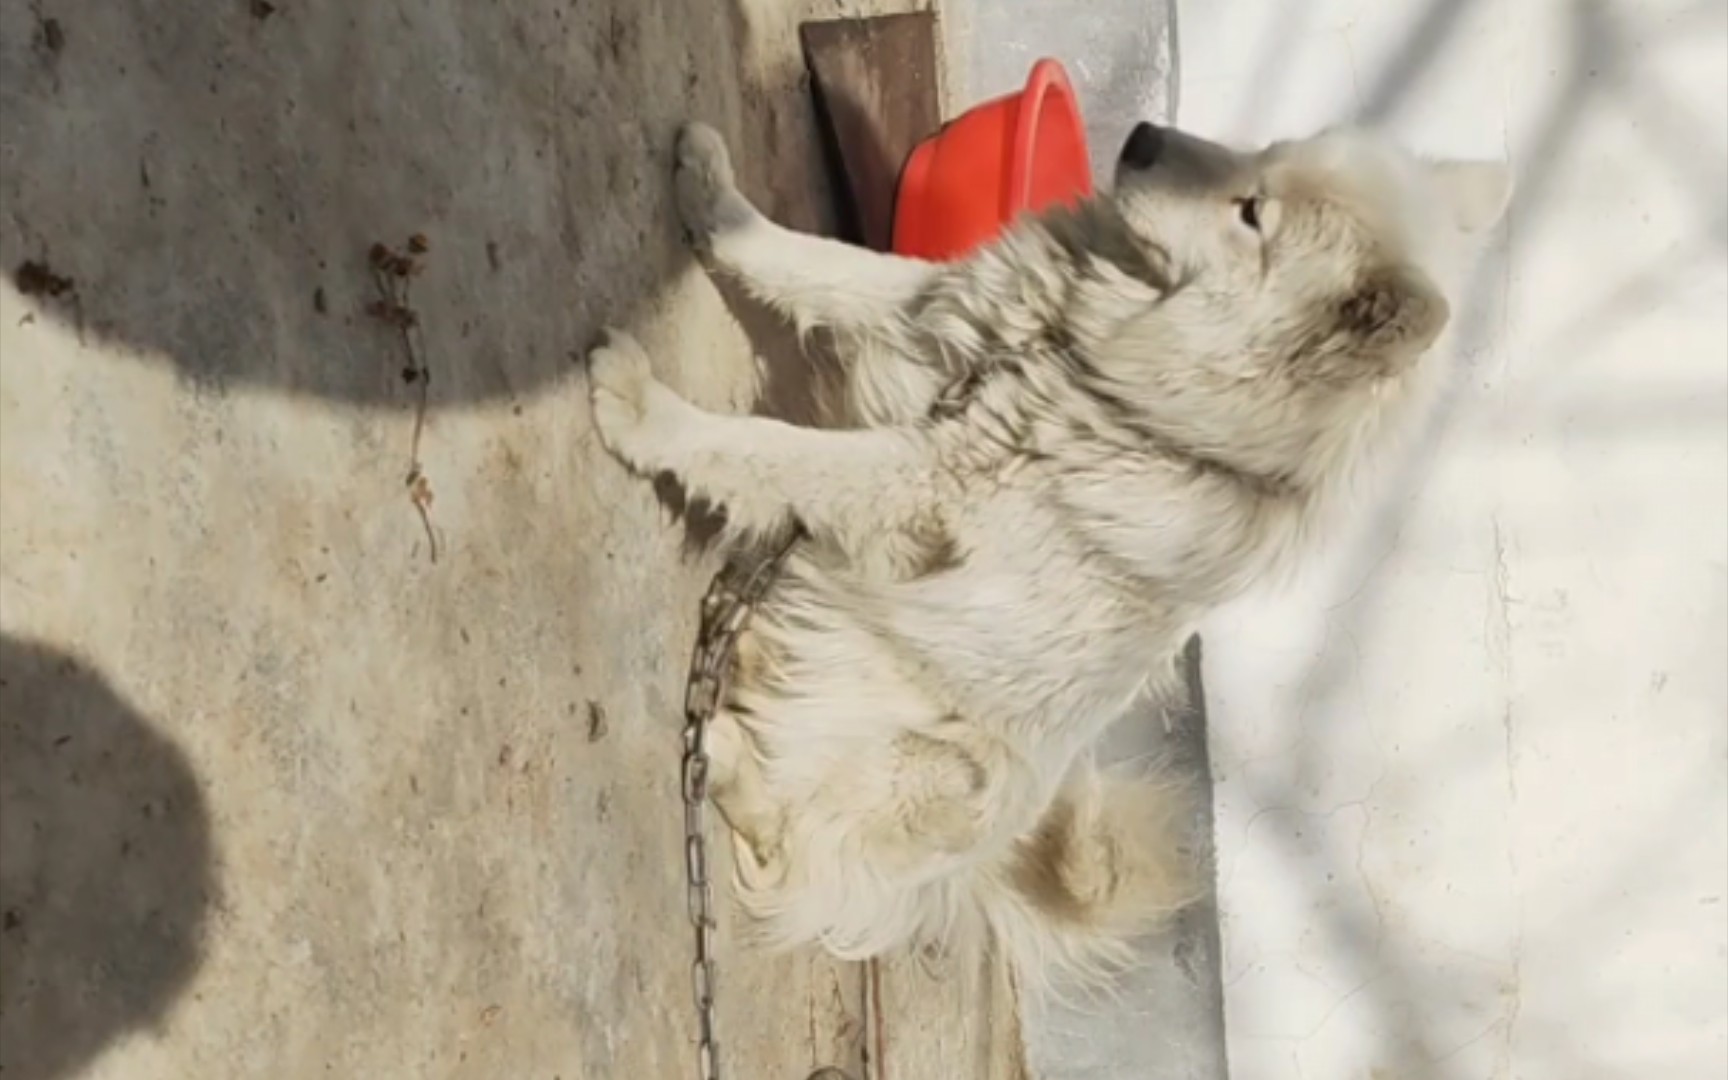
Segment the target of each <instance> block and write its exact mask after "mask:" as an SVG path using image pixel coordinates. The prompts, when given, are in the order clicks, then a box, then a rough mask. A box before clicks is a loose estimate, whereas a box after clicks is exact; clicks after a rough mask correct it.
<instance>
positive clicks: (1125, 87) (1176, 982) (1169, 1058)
mask: <svg viewBox="0 0 1728 1080" xmlns="http://www.w3.org/2000/svg"><path fill="white" fill-rule="evenodd" d="M943 15H944V20H945V22H946V25H947V27H948V30H949V35H948V38H947V48H948V52H947V57H948V75H949V78H948V98H949V105H950V111H951V112H955V111H958V110H960V109H964V108H966V107H967V106H968V105H970V104H972V103H974V102H976V101H979V100H983V99H985V98H988V97H992V96H995V95H997V94H1001V93H1006V92H1010V91H1012V90H1014V89H1016V88H1018V87H1019V86H1021V85H1022V84H1023V83H1024V82H1025V79H1026V75H1027V72H1028V70H1029V69H1030V68H1031V66H1032V64H1033V63H1034V62H1035V61H1036V60H1038V59H1039V58H1041V57H1046V56H1050V57H1054V58H1056V59H1057V60H1060V61H1061V62H1062V64H1063V67H1064V68H1065V69H1066V70H1067V72H1068V75H1069V78H1070V79H1071V80H1072V81H1073V83H1074V88H1075V90H1076V92H1077V94H1078V96H1079V98H1080V105H1081V110H1082V112H1083V115H1084V117H1085V120H1086V130H1087V138H1088V141H1089V143H1090V145H1091V151H1092V160H1093V169H1094V172H1095V174H1096V175H1097V176H1098V177H1099V183H1100V185H1101V186H1104V185H1107V184H1108V183H1109V176H1110V173H1111V171H1112V168H1113V165H1114V161H1115V156H1116V153H1117V151H1118V149H1119V148H1120V146H1121V144H1122V141H1123V139H1125V138H1126V137H1127V133H1128V131H1129V129H1130V128H1131V127H1132V126H1133V125H1134V123H1136V122H1137V121H1139V120H1142V119H1148V120H1156V121H1162V122H1171V121H1173V120H1174V119H1175V116H1176V106H1177V98H1178V86H1179V79H1178V75H1179V70H1178V62H1179V58H1180V51H1179V48H1178V41H1177V36H1176V5H1175V4H1174V3H1172V2H1165V0H1154V2H1147V0H1094V2H1092V3H1089V4H1088V5H1087V6H1086V11H1085V14H1084V16H1083V17H1081V16H1079V15H1078V13H1077V12H1076V10H1075V9H1074V8H1073V7H1071V6H1069V5H1065V4H1052V3H1038V2H1034V0H952V2H950V3H948V4H946V5H945V6H944V9H943ZM1188 663H1189V669H1188V670H1189V685H1190V687H1191V697H1192V702H1191V705H1190V707H1189V708H1187V709H1186V710H1183V711H1182V713H1181V715H1179V716H1173V717H1170V718H1168V719H1169V721H1170V722H1169V723H1168V724H1167V723H1166V718H1165V717H1164V716H1162V715H1160V714H1159V713H1158V711H1157V710H1156V709H1154V708H1152V707H1151V706H1146V707H1143V708H1142V709H1140V710H1138V711H1137V712H1136V713H1134V714H1133V715H1130V716H1128V717H1124V718H1123V719H1122V720H1121V721H1120V722H1119V723H1118V724H1117V725H1116V726H1115V727H1114V728H1113V729H1112V730H1111V732H1110V734H1109V736H1108V737H1107V740H1106V748H1105V753H1104V758H1105V760H1112V759H1115V760H1125V759H1135V758H1160V759H1163V760H1165V761H1167V762H1168V763H1169V764H1170V766H1171V767H1172V768H1174V769H1176V770H1178V771H1179V772H1180V773H1182V774H1184V775H1186V776H1187V777H1188V778H1189V779H1190V780H1191V782H1192V783H1193V784H1194V785H1195V786H1196V789H1197V791H1198V792H1199V796H1200V805H1201V808H1202V811H1203V813H1202V820H1201V821H1200V822H1199V823H1198V826H1199V827H1198V830H1197V835H1198V836H1199V837H1200V840H1201V844H1202V846H1203V849H1204V850H1203V851H1202V852H1201V855H1202V857H1203V858H1204V859H1205V860H1206V861H1207V863H1208V865H1210V863H1211V843H1212V822H1211V772H1210V768H1209V765H1208V761H1207V755H1206V722H1205V721H1206V713H1205V701H1204V690H1203V687H1202V685H1201V680H1200V666H1199V664H1200V661H1199V649H1198V643H1197V642H1196V643H1195V645H1194V647H1193V649H1192V651H1191V653H1190V655H1189V657H1188ZM1220 978H1221V976H1220V950H1219V944H1218V913H1217V907H1216V904H1215V902H1214V900H1213V899H1212V898H1210V897H1208V898H1207V900H1206V901H1205V902H1203V903H1201V904H1199V905H1197V906H1195V907H1194V908H1192V909H1191V910H1189V911H1188V912H1187V913H1186V914H1185V916H1184V917H1183V919H1182V920H1181V922H1180V923H1179V924H1178V925H1177V926H1176V927H1175V928H1174V929H1173V930H1172V932H1170V933H1169V934H1166V935H1163V936H1161V937H1159V938H1156V939H1153V940H1149V941H1147V942H1146V943H1145V944H1144V947H1143V948H1142V949H1141V951H1140V955H1139V957H1138V962H1137V965H1136V967H1135V968H1134V969H1133V970H1132V971H1131V972H1129V973H1128V974H1127V975H1126V976H1125V977H1124V978H1123V979H1122V981H1121V982H1120V984H1119V985H1117V986H1115V987H1113V988H1112V990H1111V992H1110V993H1108V994H1105V995H1099V996H1097V997H1095V998H1092V999H1088V1000H1085V1001H1070V1000H1060V1001H1059V1000H1044V999H1040V998H1038V997H1036V996H1034V997H1033V998H1032V999H1031V1000H1028V1001H1026V1002H1024V1007H1025V1017H1024V1025H1025V1034H1024V1041H1025V1049H1026V1054H1027V1060H1028V1064H1029V1066H1030V1071H1031V1073H1032V1075H1034V1076H1036V1077H1039V1078H1040V1080H1222V1078H1223V1077H1224V1076H1226V1074H1227V1064H1226V1055H1225V1044H1224V1006H1223V993H1222V988H1221V985H1220Z"/></svg>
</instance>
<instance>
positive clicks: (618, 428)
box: [588, 330, 654, 465]
mask: <svg viewBox="0 0 1728 1080" xmlns="http://www.w3.org/2000/svg"><path fill="white" fill-rule="evenodd" d="M653 390H654V373H653V369H652V368H651V367H650V366H649V363H648V354H647V352H645V351H644V350H643V348H642V346H641V345H640V344H638V343H637V341H636V339H635V338H633V337H631V336H630V335H629V334H626V333H624V332H623V331H621V330H608V331H607V332H606V337H605V340H604V341H603V342H602V343H601V344H600V345H598V346H596V347H595V348H594V349H593V350H592V351H591V352H589V354H588V395H589V401H590V402H591V403H592V405H593V408H594V427H595V429H596V430H597V431H599V433H600V441H601V442H602V443H604V444H605V445H606V448H607V449H608V450H610V451H612V453H614V454H616V455H618V456H619V457H621V458H623V459H624V460H625V461H627V462H629V463H630V464H633V465H634V464H640V462H639V461H638V460H637V457H638V455H639V452H640V450H641V447H640V445H639V443H640V435H641V433H642V431H643V430H644V428H645V427H646V426H647V423H648V411H649V406H650V404H651V402H652V397H653Z"/></svg>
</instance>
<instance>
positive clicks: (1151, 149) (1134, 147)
mask: <svg viewBox="0 0 1728 1080" xmlns="http://www.w3.org/2000/svg"><path fill="white" fill-rule="evenodd" d="M1165 141H1166V140H1165V134H1164V129H1163V128H1161V127H1159V126H1158V125H1157V124H1149V123H1147V122H1146V121H1144V120H1142V121H1141V122H1140V123H1138V124H1135V125H1134V131H1133V132H1132V133H1131V134H1130V135H1129V136H1128V141H1127V142H1126V143H1124V144H1123V146H1122V164H1123V165H1126V166H1127V167H1128V168H1130V169H1150V168H1151V167H1152V166H1153V165H1155V164H1157V163H1158V159H1159V157H1161V156H1162V155H1163V153H1164V143H1165Z"/></svg>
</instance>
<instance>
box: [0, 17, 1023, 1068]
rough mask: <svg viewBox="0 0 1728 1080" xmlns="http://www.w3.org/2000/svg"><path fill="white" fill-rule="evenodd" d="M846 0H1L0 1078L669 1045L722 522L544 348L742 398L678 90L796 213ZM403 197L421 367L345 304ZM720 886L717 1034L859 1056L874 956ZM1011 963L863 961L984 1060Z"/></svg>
mask: <svg viewBox="0 0 1728 1080" xmlns="http://www.w3.org/2000/svg"><path fill="white" fill-rule="evenodd" d="M874 6H875V0H842V2H840V3H826V2H818V0H796V2H792V3H776V2H771V0H655V2H648V3H643V2H640V0H582V2H580V3H572V2H568V0H516V2H512V3H507V4H506V3H496V2H486V0H420V2H416V3H406V2H401V0H368V2H366V3H355V2H338V0H273V2H271V3H265V2H262V0H222V2H219V3H211V4H184V3H169V2H166V0H135V2H132V3H124V4H119V3H112V2H107V0H0V62H3V68H0V165H3V176H0V200H3V206H0V258H3V262H4V266H5V269H6V271H7V277H8V281H7V282H6V283H5V284H4V285H3V286H0V468H3V473H0V628H3V631H4V639H3V648H0V665H3V670H0V695H3V696H0V703H3V705H4V713H3V716H0V770H3V772H0V780H3V786H0V841H3V846H0V909H3V919H4V922H3V927H0V950H3V952H0V1069H3V1075H4V1076H5V1078H6V1080H61V1078H69V1077H73V1076H80V1077H85V1076H87V1077H91V1078H95V1080H117V1078H122V1077H124V1078H126V1080H169V1078H173V1080H187V1078H191V1080H197V1078H204V1077H220V1078H227V1077H270V1078H299V1077H330V1076H334V1077H369V1078H370V1077H485V1078H494V1077H497V1078H518V1077H520V1078H534V1080H554V1078H562V1080H581V1078H612V1077H619V1078H622V1077H632V1078H635V1077H644V1078H659V1077H679V1076H687V1075H693V1068H694V1060H693V1049H692V1048H693V1033H694V1022H693V1017H692V1011H691V1008H690V1003H689V1002H690V989H689V960H690V948H691V942H690V935H689V930H688V926H687V924H686V922H685V915H684V894H683V884H682V873H683V867H682V836H681V831H680V812H679V804H678V789H677V782H676V762H677V747H678V730H677V725H678V704H679V698H680V693H681V689H682V683H683V669H684V665H685V662H686V654H687V649H688V646H689V643H690V639H691V635H692V632H693V629H694V613H695V599H696V597H697V595H698V594H699V592H700V590H701V589H702V588H703V587H704V585H705V584H706V582H707V579H708V577H709V574H710V572H711V571H712V569H713V560H712V556H709V555H704V554H701V553H698V552H694V551H693V550H692V548H691V546H690V544H689V542H688V535H687V530H686V527H685V525H684V523H683V522H682V521H681V520H679V519H678V518H676V517H674V516H673V515H672V514H671V513H670V512H669V510H668V509H667V508H666V507H665V506H664V505H662V503H661V502H660V501H658V500H657V498H656V496H655V494H654V493H653V492H652V491H651V490H649V488H648V486H647V485H644V484H641V483H639V482H637V481H635V480H633V479H631V478H629V477H627V476H626V475H625V473H624V472H623V471H622V470H621V469H620V468H618V467H617V466H616V465H615V464H614V463H613V462H612V461H611V460H609V459H608V458H607V457H606V455H605V454H604V453H603V452H602V451H601V449H600V447H599V446H598V445H597V443H596V441H595V440H594V438H593V436H592V432H591V431H590V428H589V424H588V413H587V407H586V404H585V398H584V382H583V378H582V374H581V369H580V367H579V366H577V365H576V364H574V363H573V362H572V357H573V355H574V354H576V353H577V352H578V351H579V350H581V349H582V348H583V347H584V346H585V345H586V344H587V343H588V342H589V341H590V340H591V339H592V336H593V335H594V333H595V332H596V331H597V330H598V328H599V327H600V326H601V325H602V324H603V323H606V322H619V323H623V324H625V325H628V326H630V327H631V328H632V329H634V330H635V331H636V332H637V333H638V335H639V336H640V337H641V338H642V339H643V340H644V341H645V342H646V343H647V344H648V345H649V346H650V347H651V348H652V350H653V352H654V354H655V357H656V363H657V364H658V365H660V370H661V372H662V374H663V375H665V376H666V377H667V378H668V379H669V380H670V381H672V382H673V383H674V384H676V385H677V386H679V387H680V388H681V389H682V390H684V391H685V392H686V393H688V394H690V395H691V396H692V397H694V398H695V399H696V400H698V401H701V402H703V403H705V404H708V405H711V406H717V407H719V406H724V407H730V408H741V407H744V406H745V405H746V404H747V402H748V400H749V398H750V396H751V394H752V388H753V382H754V372H753V365H752V364H751V362H750V357H751V354H752V348H751V345H750V342H749V340H748V339H747V337H746V335H745V333H744V331H743V330H742V329H741V325H740V322H739V320H738V319H737V318H736V317H735V315H734V314H733V312H732V311H731V310H730V309H729V307H728V305H727V303H726V302H725V301H723V299H722V298H721V296H720V295H719V294H718V293H717V292H716V291H715V289H714V288H713V287H712V286H711V285H710V284H709V282H708V281H707V279H706V278H705V277H703V276H702V274H701V273H700V272H699V271H698V270H697V269H696V268H695V267H694V265H693V264H692V262H691V260H690V259H689V258H688V256H687V255H686V254H685V253H684V251H683V250H682V249H681V246H680V242H679V238H678V235H677V231H676V228H675V226H674V224H673V217H672V211H671V205H670V201H669V198H668V195H669V191H668V187H669V185H668V184H667V182H666V175H667V171H668V167H669V153H668V151H669V147H670V144H671V139H672V134H673V131H674V130H675V128H676V125H677V123H678V122H679V121H681V120H682V119H684V118H685V117H686V116H690V115H695V116H700V117H703V118H706V119H708V120H710V121H712V122H715V123H716V124H718V125H719V126H721V127H722V128H723V129H725V130H726V131H728V132H729V133H730V134H731V135H732V136H733V139H734V143H735V145H736V146H737V148H738V151H739V152H738V158H739V163H740V170H741V174H742V179H743V183H744V185H745V186H746V187H747V188H748V190H750V191H751V192H752V193H754V194H756V195H757V196H758V197H759V199H760V200H761V201H762V202H763V203H764V204H765V206H766V208H767V209H768V210H769V211H770V212H772V213H774V214H775V215H776V216H779V217H781V218H782V219H783V220H786V221H788V222H790V223H792V224H795V225H801V226H810V225H814V224H818V223H819V222H820V220H821V218H822V214H823V210H822V207H823V206H824V205H825V203H824V192H823V185H822V176H821V165H820V157H819V154H818V153H817V152H816V143H815V138H814V132H813V121H812V117H811V107H810V103H809V101H808V95H807V93H806V90H805V88H804V87H803V86H802V85H801V82H800V75H801V71H802V67H801V63H800V61H799V58H798V55H797V50H796V46H795V44H794V42H795V38H794V35H793V30H794V27H795V25H796V22H797V21H798V20H799V19H800V18H802V17H806V16H808V15H810V14H819V15H824V16H827V15H837V14H844V13H848V12H857V11H859V10H861V9H862V8H869V7H874ZM416 232H420V233H424V234H425V236H426V237H427V238H428V240H429V242H430V251H429V252H428V253H427V254H426V255H425V256H424V260H423V261H424V265H425V269H424V272H423V273H422V274H420V275H418V276H417V277H415V278H414V279H413V283H412V297H411V300H410V306H411V307H412V308H413V310H414V311H415V312H416V313H417V315H418V317H419V340H420V341H421V342H422V343H423V356H421V357H420V358H419V359H418V360H416V361H415V363H419V362H421V361H423V362H424V364H425V366H426V368H427V369H428V370H429V372H430V376H431V381H430V383H429V384H428V383H426V382H425V381H424V379H421V378H416V379H415V381H413V382H408V381H406V380H405V378H404V368H405V367H407V366H409V360H408V358H407V357H406V356H405V355H404V352H403V349H402V344H401V342H400V341H399V340H398V338H397V336H396V335H395V334H394V333H393V332H392V331H391V329H390V328H389V327H387V326H385V325H384V324H383V323H382V322H381V321H380V320H378V319H376V318H373V317H371V316H370V315H368V314H367V307H368V305H369V304H371V303H372V302H373V301H374V300H376V299H377V295H376V293H375V291H374V282H373V280H372V277H371V274H370V271H369V269H368V266H367V254H366V253H367V249H368V247H369V245H371V244H372V243H373V242H374V241H380V240H381V241H385V242H388V243H391V244H401V243H403V242H404V240H405V238H406V237H408V236H409V235H410V234H413V233H416ZM747 321H751V322H752V323H753V324H754V323H755V322H759V321H760V320H756V319H750V320H747ZM758 344H759V345H761V347H762V348H764V349H766V350H767V351H768V353H769V354H770V357H771V359H773V360H775V361H777V360H778V356H779V354H778V353H777V352H776V351H775V350H776V349H777V348H779V347H780V346H782V345H783V344H784V342H783V341H782V342H779V343H778V344H775V343H774V342H771V341H763V342H759V343H758ZM422 389H426V390H427V405H426V409H425V415H424V431H423V432H422V433H421V434H420V435H419V436H418V452H417V457H418V460H419V464H420V465H421V466H422V467H423V469H424V475H425V477H426V479H427V480H428V482H429V486H430V493H431V496H432V500H431V502H430V505H429V508H428V510H429V521H430V526H431V530H432V534H433V535H435V537H436V540H437V547H438V559H437V561H436V562H434V561H433V560H432V559H431V550H430V545H429V536H428V532H427V530H426V528H425V527H424V526H423V524H422V521H421V519H420V516H419V514H418V513H417V511H416V508H415V506H414V505H413V504H412V502H411V501H410V497H409V496H410V491H409V489H408V488H407V486H405V477H406V476H407V474H408V473H409V471H410V465H411V462H412V461H413V459H414V457H415V456H416V452H415V450H414V447H415V446H416V438H417V436H416V434H415V432H416V427H417V424H418V417H417V404H418V402H419V400H420V394H421V391H422ZM735 929H736V927H732V926H730V925H729V927H728V932H727V933H726V935H725V936H724V937H723V941H722V958H723V964H724V975H723V978H724V982H723V984H722V1005H721V1019H722V1024H723V1032H724V1033H725V1036H726V1039H727V1042H726V1051H727V1064H728V1066H729V1074H730V1075H731V1076H735V1077H742V1078H747V1080H757V1078H761V1080H778V1078H781V1077H787V1078H792V1080H799V1078H802V1077H803V1076H805V1075H806V1074H807V1073H808V1072H809V1071H810V1069H811V1068H812V1067H814V1066H816V1065H822V1064H832V1063H855V1062H856V1058H857V1053H858V1050H859V1032H860V1017H861V1010H860V1001H859V993H858V990H859V986H860V973H859V971H858V969H857V968H856V967H852V966H846V965H836V964H833V963H830V962H828V961H827V960H825V959H822V958H820V957H817V956H814V955H795V956H789V957H780V958H771V957H766V956H763V955H761V954H759V953H754V952H748V951H745V949H744V948H743V947H742V945H741V944H740V943H739V942H738V940H737V937H736V934H735V933H734V932H733V931H735ZM1006 1001H1007V996H1006V994H1005V992H1004V991H1003V989H1002V987H1001V985H1000V980H999V977H998V976H997V975H995V974H992V973H985V974H983V975H978V974H975V973H969V972H964V971H952V970H944V968H943V967H942V965H940V964H937V965H934V966H931V967H930V968H929V970H925V968H922V967H920V966H918V965H916V964H911V963H903V964H894V965H888V967H887V970H886V972H885V978H884V1007H885V1010H886V1013H887V1042H886V1051H887V1054H886V1056H887V1064H888V1066H889V1069H888V1073H887V1075H890V1076H893V1077H895V1078H896V1080H900V1078H906V1080H915V1078H916V1080H923V1078H948V1077H971V1076H986V1077H990V1076H1001V1077H1008V1076H1011V1075H1013V1073H1012V1071H1011V1070H1013V1069H1014V1068H1015V1067H1014V1065H1013V1056H1014V1054H1013V1050H1012V1043H1013V1041H1014V1039H1013V1025H1012V1020H1011V1010H1009V1009H1008V1008H1007V1007H1006V1004H1005V1003H1006Z"/></svg>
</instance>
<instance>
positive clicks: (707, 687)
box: [680, 537, 845, 1080]
mask: <svg viewBox="0 0 1728 1080" xmlns="http://www.w3.org/2000/svg"><path fill="white" fill-rule="evenodd" d="M797 543H798V538H797V537H793V538H792V539H791V540H789V541H787V542H786V543H785V544H784V545H783V546H781V547H780V548H779V549H778V550H776V551H775V552H774V553H773V554H771V555H769V556H768V557H767V558H765V559H760V560H758V561H755V562H754V563H752V562H751V561H749V560H739V561H734V562H731V563H728V564H727V566H726V567H725V568H724V569H722V570H721V571H720V573H719V574H718V575H716V576H715V578H714V584H713V585H711V586H709V588H708V593H707V595H706V596H704V597H703V598H702V624H701V628H700V630H699V631H698V632H697V635H696V648H695V651H694V653H693V655H692V656H691V658H690V681H689V682H688V683H687V684H686V686H685V689H684V761H683V768H682V771H681V773H680V787H681V788H682V791H683V796H684V880H685V885H686V889H687V894H686V896H685V907H686V909H687V911H688V913H689V916H690V925H691V927H692V929H693V930H694V931H695V937H696V955H695V958H694V959H693V960H692V961H691V964H690V994H691V999H692V1000H693V1002H694V1003H695V1006H696V1039H697V1041H696V1076H697V1080H720V1034H719V1030H718V1026H717V1025H716V1023H715V994H716V991H717V990H718V987H719V965H718V964H717V963H716V961H715V956H714V936H715V931H716V930H717V929H718V927H719V920H718V918H717V916H716V914H715V907H714V881H713V878H712V877H711V876H710V874H709V870H710V867H709V863H708V767H709V761H708V725H709V722H710V721H712V720H713V719H714V714H715V712H716V711H717V710H718V709H719V708H720V698H721V695H722V694H723V693H724V692H725V688H726V672H727V665H728V664H730V663H731V660H732V655H733V652H734V650H735V649H736V648H737V645H738V635H739V634H740V633H742V632H743V630H744V624H745V623H746V622H747V621H749V618H750V613H751V612H752V611H754V610H755V609H756V605H757V604H758V603H760V602H761V600H762V598H763V596H765V595H766V594H767V592H768V588H769V586H771V585H772V584H773V583H774V579H775V578H776V577H777V576H778V575H779V571H780V567H781V566H783V565H784V564H785V562H786V557H787V556H788V555H790V554H791V553H792V549H793V548H794V547H796V546H797ZM818 1075H819V1076H823V1077H827V1076H835V1077H839V1078H841V1080H844V1078H845V1074H844V1073H841V1072H839V1071H838V1070H823V1071H821V1072H820V1073H818Z"/></svg>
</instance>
